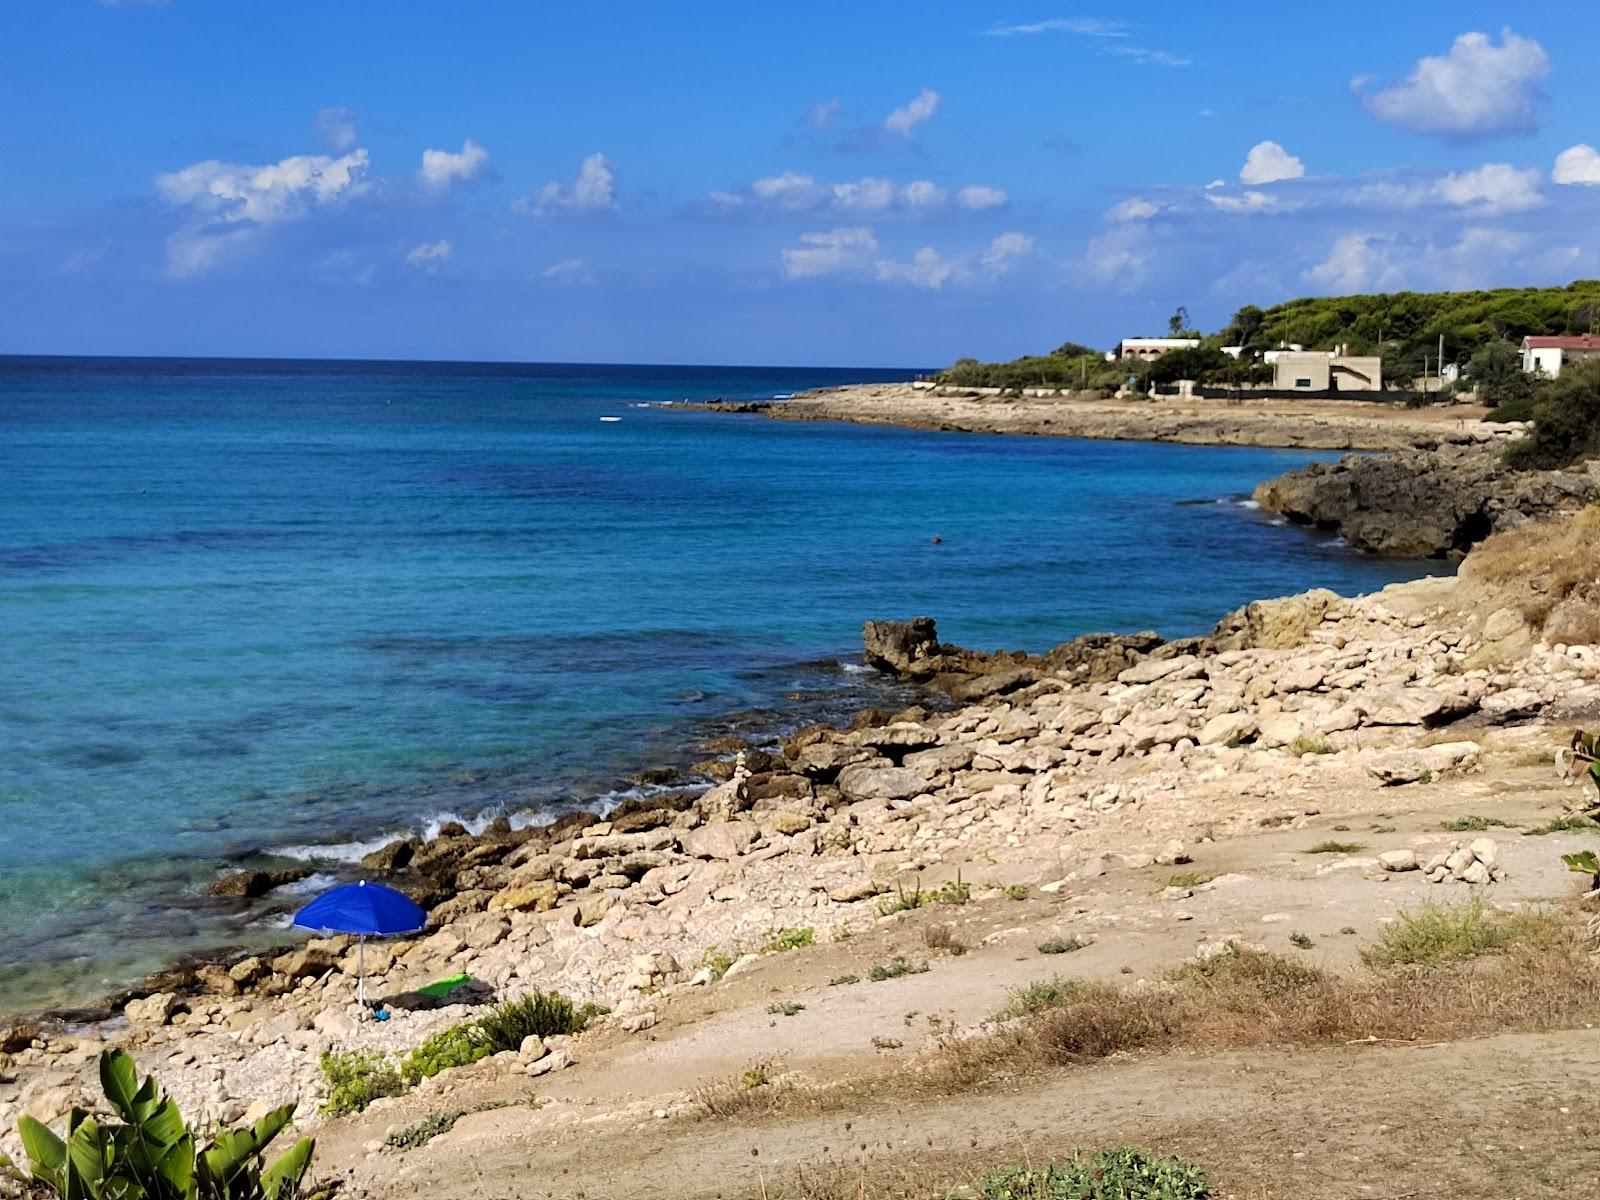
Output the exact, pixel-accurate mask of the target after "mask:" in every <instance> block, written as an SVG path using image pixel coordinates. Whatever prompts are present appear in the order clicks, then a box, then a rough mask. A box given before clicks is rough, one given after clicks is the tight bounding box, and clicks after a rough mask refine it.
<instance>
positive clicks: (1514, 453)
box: [1506, 359, 1600, 469]
mask: <svg viewBox="0 0 1600 1200" xmlns="http://www.w3.org/2000/svg"><path fill="white" fill-rule="evenodd" d="M1596 455H1600V362H1596V361H1594V360H1592V359H1590V360H1580V361H1577V362H1571V363H1568V364H1567V365H1566V366H1565V367H1563V368H1562V371H1561V374H1560V375H1558V376H1557V377H1556V378H1554V379H1551V380H1548V381H1544V382H1541V383H1540V384H1539V385H1538V391H1537V392H1536V393H1535V395H1534V399H1533V429H1532V430H1531V431H1530V432H1529V433H1528V435H1527V436H1526V437H1522V438H1519V439H1518V440H1516V441H1514V442H1512V443H1511V444H1510V445H1509V446H1507V447H1506V462H1507V463H1508V464H1510V465H1511V466H1513V467H1519V468H1523V469H1538V468H1553V467H1565V466H1568V465H1570V464H1572V463H1574V462H1577V461H1578V460H1579V459H1583V458H1591V457H1594V456H1596Z"/></svg>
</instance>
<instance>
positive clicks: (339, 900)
mask: <svg viewBox="0 0 1600 1200" xmlns="http://www.w3.org/2000/svg"><path fill="white" fill-rule="evenodd" d="M294 923H295V924H296V925H298V926H299V927H300V928H301V929H310V930H312V931H313V932H316V933H320V934H323V935H327V934H330V933H353V934H355V935H356V970H357V972H358V976H357V983H356V999H357V1001H358V1002H359V1003H361V1004H365V1003H366V1002H367V939H368V938H369V937H397V936H399V935H401V934H406V933H417V932H419V931H420V930H421V929H422V928H423V927H424V926H426V925H427V923H428V915H427V914H426V913H425V912H423V911H422V909H421V908H419V907H417V903H416V901H414V900H413V899H411V897H410V896H407V895H406V894H405V893H404V892H397V891H395V890H394V889H393V888H388V887H384V886H383V884H381V883H368V882H367V881H366V880H365V879H363V880H361V881H360V882H359V883H346V884H343V885H341V886H339V887H336V888H334V889H332V890H331V891H326V892H323V893H322V895H320V896H318V897H317V898H316V899H315V900H313V901H312V902H311V903H310V904H308V905H306V906H305V907H304V908H302V909H301V910H300V911H299V912H297V913H295V915H294Z"/></svg>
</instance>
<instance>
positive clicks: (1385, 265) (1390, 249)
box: [1305, 233, 1402, 292]
mask: <svg viewBox="0 0 1600 1200" xmlns="http://www.w3.org/2000/svg"><path fill="white" fill-rule="evenodd" d="M1395 249H1396V247H1395V244H1394V239H1393V238H1391V237H1384V236H1380V235H1377V234H1371V233H1347V234H1345V235H1344V236H1343V237H1341V238H1339V239H1338V240H1337V241H1335V242H1334V243H1333V246H1332V248H1331V249H1330V250H1329V251H1328V256H1327V257H1326V258H1325V259H1323V260H1322V261H1321V262H1319V263H1317V264H1316V265H1315V266H1312V267H1310V268H1308V269H1307V270H1306V272H1305V277H1306V279H1307V280H1308V281H1309V282H1311V283H1314V284H1316V285H1317V286H1319V287H1324V288H1328V289H1330V290H1332V291H1335V292H1373V291H1383V290H1385V289H1388V288H1393V287H1398V286H1400V284H1401V282H1402V275H1401V272H1400V268H1399V266H1398V265H1397V264H1396V263H1395V261H1394V255H1395Z"/></svg>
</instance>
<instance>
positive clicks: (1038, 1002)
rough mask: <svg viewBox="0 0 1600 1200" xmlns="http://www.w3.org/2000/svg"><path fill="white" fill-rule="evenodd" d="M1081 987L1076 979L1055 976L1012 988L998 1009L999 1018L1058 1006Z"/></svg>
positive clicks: (1070, 997)
mask: <svg viewBox="0 0 1600 1200" xmlns="http://www.w3.org/2000/svg"><path fill="white" fill-rule="evenodd" d="M1082 987H1083V984H1082V983H1080V982H1079V981H1078V980H1076V979H1062V978H1060V977H1056V978H1052V979H1041V980H1039V981H1038V982H1037V983H1030V984H1029V985H1028V986H1027V987H1020V988H1012V989H1011V991H1010V993H1009V994H1008V996H1007V999H1006V1006H1005V1007H1004V1008H1002V1009H1001V1010H1000V1013H999V1019H1000V1020H1002V1021H1009V1020H1011V1019H1012V1018H1014V1017H1026V1016H1028V1015H1030V1014H1031V1013H1036V1012H1043V1011H1044V1010H1045V1009H1047V1008H1059V1007H1061V1005H1063V1004H1065V1003H1067V1001H1069V1000H1071V999H1072V998H1073V997H1074V996H1076V995H1077V994H1078V993H1079V991H1080V990H1081V989H1082Z"/></svg>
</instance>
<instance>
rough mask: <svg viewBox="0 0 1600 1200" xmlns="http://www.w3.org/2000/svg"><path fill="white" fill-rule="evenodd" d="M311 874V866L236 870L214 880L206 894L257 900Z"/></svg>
mask: <svg viewBox="0 0 1600 1200" xmlns="http://www.w3.org/2000/svg"><path fill="white" fill-rule="evenodd" d="M310 874H311V868H309V867H284V868H283V869H282V870H278V871H235V872H233V874H231V875H224V876H223V877H222V878H221V879H218V880H216V881H215V882H213V883H212V884H211V885H210V886H209V887H208V888H206V895H208V896H234V897H237V898H239V899H241V900H255V899H259V898H260V897H262V896H265V895H266V894H267V893H268V892H270V891H272V890H273V889H274V888H280V887H282V886H283V885H284V884H286V883H299V882H300V880H302V879H305V878H307V877H308V876H309V875H310Z"/></svg>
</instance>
